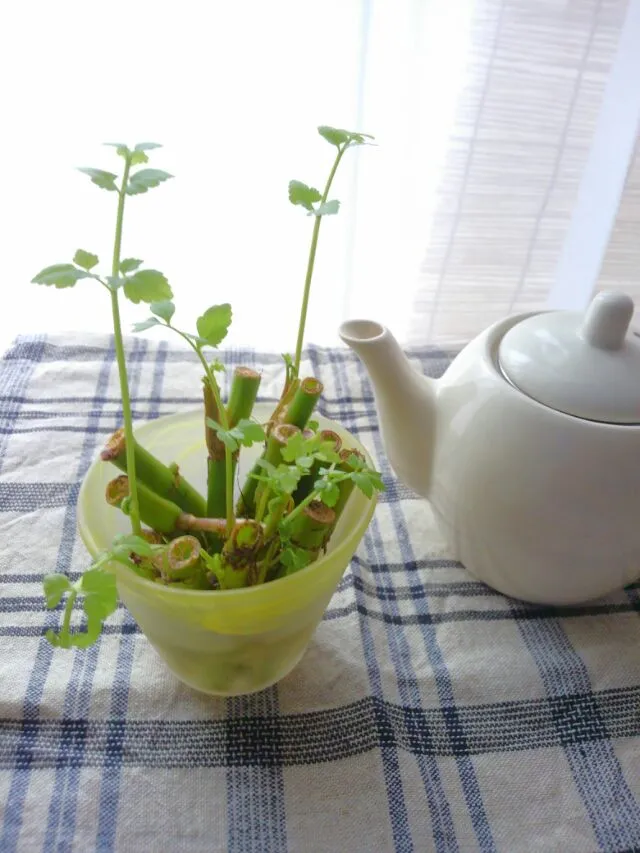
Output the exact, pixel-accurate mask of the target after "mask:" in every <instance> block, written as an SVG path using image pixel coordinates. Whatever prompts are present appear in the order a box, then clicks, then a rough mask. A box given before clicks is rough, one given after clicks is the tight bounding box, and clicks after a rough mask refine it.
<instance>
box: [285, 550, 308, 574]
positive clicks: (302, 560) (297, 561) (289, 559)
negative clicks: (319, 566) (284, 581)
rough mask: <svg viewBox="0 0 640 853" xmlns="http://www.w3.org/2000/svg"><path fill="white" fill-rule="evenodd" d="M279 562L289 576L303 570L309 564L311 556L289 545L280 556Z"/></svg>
mask: <svg viewBox="0 0 640 853" xmlns="http://www.w3.org/2000/svg"><path fill="white" fill-rule="evenodd" d="M280 562H281V563H282V565H283V566H284V567H285V568H286V570H287V571H286V574H287V575H291V574H293V573H294V572H298V571H300V569H304V568H305V566H308V565H309V563H310V562H311V554H309V552H308V551H305V549H304V548H298V547H296V546H295V545H289V547H287V548H285V550H284V551H283V552H282V554H281V555H280Z"/></svg>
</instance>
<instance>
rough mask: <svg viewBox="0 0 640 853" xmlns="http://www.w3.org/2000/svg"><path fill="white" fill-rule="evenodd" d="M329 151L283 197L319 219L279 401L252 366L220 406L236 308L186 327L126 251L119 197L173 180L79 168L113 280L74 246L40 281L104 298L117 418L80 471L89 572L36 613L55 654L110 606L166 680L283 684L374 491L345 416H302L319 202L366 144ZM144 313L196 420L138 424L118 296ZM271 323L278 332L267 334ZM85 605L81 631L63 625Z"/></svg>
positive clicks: (61, 579)
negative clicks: (107, 231) (182, 359)
mask: <svg viewBox="0 0 640 853" xmlns="http://www.w3.org/2000/svg"><path fill="white" fill-rule="evenodd" d="M318 130H319V133H320V135H321V136H322V137H323V138H324V139H325V140H326V141H327V142H329V143H330V144H331V145H333V146H334V147H335V149H336V153H335V157H334V161H333V164H332V167H331V170H330V173H329V176H328V179H327V182H326V184H325V187H324V191H323V192H320V191H318V190H317V189H315V188H314V187H311V186H308V185H306V184H303V183H301V182H299V181H291V183H290V184H289V199H290V201H291V202H292V203H293V204H295V205H300V206H301V207H302V208H303V209H305V210H306V212H307V214H308V215H309V216H311V217H312V218H313V229H312V237H311V246H310V251H309V259H308V264H307V271H306V277H305V283H304V291H303V298H302V307H301V312H300V322H299V327H298V333H297V340H296V348H295V354H294V356H293V357H291V356H289V355H285V356H283V358H284V360H285V365H286V379H285V382H284V387H283V389H282V394H281V396H280V399H279V400H278V402H277V404H276V405H275V408H273V407H269V406H267V405H265V404H256V397H257V393H258V387H259V385H260V374H259V373H258V372H256V371H254V370H252V369H250V368H248V367H239V368H236V370H235V371H234V374H233V377H232V380H231V382H230V392H229V395H228V399H227V400H226V401H225V400H223V397H222V393H221V384H220V382H219V380H218V376H219V375H220V374H221V373H223V372H224V370H225V368H224V365H223V364H222V363H221V362H220V361H219V360H218V359H216V358H213V359H212V358H211V351H212V350H213V351H215V350H216V349H217V348H218V347H219V346H220V344H221V343H222V341H223V340H224V338H225V336H226V334H227V331H228V329H229V325H230V323H231V316H232V312H231V306H230V305H228V304H219V305H213V306H211V307H210V308H208V309H207V310H206V311H204V312H203V314H202V315H201V316H200V317H199V318H198V320H197V323H196V329H195V331H184V330H183V329H181V328H180V327H179V326H176V325H175V323H174V314H175V306H174V303H173V301H172V300H173V292H172V289H171V287H170V285H169V282H168V281H167V279H166V278H165V276H164V275H163V274H162V273H161V272H159V271H158V270H155V269H150V268H146V267H144V266H143V264H142V261H140V260H138V259H136V258H122V257H121V242H122V230H123V218H124V209H125V202H126V200H127V197H128V196H135V195H137V194H139V193H146V192H147V191H148V190H150V189H152V188H154V187H157V186H159V185H160V184H161V183H163V182H164V181H166V180H168V179H169V178H170V177H171V175H169V174H168V173H167V172H164V171H161V170H159V169H154V168H150V167H148V166H147V165H146V164H147V163H148V159H149V152H151V151H152V150H153V149H155V148H157V147H159V146H158V145H157V144H155V143H140V144H138V145H136V146H135V147H134V148H129V147H127V146H126V145H121V144H116V145H115V149H116V154H117V155H119V156H120V157H121V158H122V160H123V167H122V174H121V177H118V176H117V175H116V174H114V173H111V172H106V171H103V170H100V169H82V170H81V171H83V172H85V173H86V174H87V175H88V176H89V177H90V179H91V181H92V182H93V183H94V184H96V185H97V186H98V187H100V188H101V189H103V190H106V191H109V192H112V193H114V194H115V198H116V199H117V215H116V228H115V239H114V247H113V257H112V262H111V267H110V273H109V274H103V273H100V272H98V268H99V259H98V257H97V255H95V254H93V253H91V252H88V251H85V250H82V249H79V250H78V251H77V252H76V254H75V256H74V258H73V261H72V262H71V263H63V264H56V265H54V266H50V267H46V268H45V269H43V270H42V271H41V272H39V273H38V275H36V276H35V277H34V279H33V281H34V282H35V283H38V284H43V285H50V286H54V287H58V288H65V287H72V286H74V285H75V284H77V283H78V282H79V281H81V280H84V279H87V280H88V283H89V284H91V285H92V286H96V287H98V286H101V287H103V288H104V290H105V295H106V297H107V298H108V299H109V301H110V303H111V310H112V317H113V333H114V341H115V350H116V358H117V365H118V374H119V379H120V390H121V396H122V415H123V426H122V428H121V429H119V430H118V431H117V432H116V433H114V435H113V436H111V438H110V439H109V440H108V441H107V443H106V445H105V447H104V449H103V450H102V452H101V454H100V458H99V459H96V460H95V461H94V463H93V464H92V465H91V467H90V469H89V471H88V473H87V476H86V477H85V479H84V481H83V484H82V488H81V491H80V495H79V500H78V525H79V529H80V533H81V536H82V538H83V540H84V542H85V545H86V546H87V549H88V551H89V553H90V554H91V557H92V558H93V562H92V564H91V565H90V566H89V568H88V569H87V570H86V571H85V572H84V573H83V574H82V576H81V577H80V579H79V580H78V581H77V582H75V583H72V582H71V581H70V580H69V579H68V577H67V576H66V575H62V574H50V575H47V576H46V577H45V580H44V592H45V599H46V604H47V606H48V607H50V608H55V607H59V606H60V607H62V602H63V599H65V601H64V608H63V617H62V625H61V627H60V630H59V631H58V632H57V633H56V632H54V631H48V632H47V638H48V640H49V641H50V642H51V643H52V644H53V645H55V646H59V647H63V648H69V647H72V646H78V647H86V646H88V645H90V644H91V643H93V642H95V640H96V639H97V638H98V636H99V635H100V632H101V630H102V624H103V621H104V620H105V619H106V618H107V617H108V616H109V615H110V614H111V613H112V612H113V611H114V610H115V608H116V607H117V602H118V596H119V597H120V598H121V599H122V601H123V602H124V604H125V605H126V607H127V608H128V609H129V610H130V612H131V613H132V615H133V617H134V618H135V619H136V621H137V622H138V624H139V626H140V628H141V630H142V631H143V632H144V634H145V635H146V636H147V638H148V640H149V642H150V643H151V644H152V645H153V646H154V647H155V648H156V650H157V651H158V652H159V654H160V655H161V657H162V658H163V659H164V660H165V662H166V663H167V664H168V666H169V667H170V668H171V669H172V670H173V671H174V673H175V674H176V675H177V676H178V677H179V678H180V679H181V680H183V681H184V682H186V683H187V684H189V685H191V686H193V687H195V688H196V689H199V690H202V691H205V692H208V693H213V694H219V695H234V694H239V693H248V692H252V691H255V690H260V689H263V688H264V687H267V686H268V685H270V684H273V683H274V682H275V681H277V680H279V679H280V678H282V677H283V676H284V675H286V674H287V673H288V672H289V671H290V670H291V669H292V668H293V667H294V666H295V664H296V663H297V662H298V661H299V659H300V658H301V657H302V655H303V654H304V651H305V649H306V647H307V644H308V642H309V640H310V638H311V636H312V634H313V632H314V630H315V628H316V627H317V625H318V622H319V621H320V619H321V618H322V614H323V612H324V610H325V608H326V606H327V604H328V602H329V600H330V598H331V595H332V594H333V592H334V590H335V587H336V585H337V583H338V581H339V579H340V577H341V576H342V574H343V572H344V570H345V568H346V566H347V565H348V562H349V560H350V558H351V556H352V555H353V553H354V551H355V549H356V547H357V545H358V542H359V541H360V539H361V537H362V535H363V534H364V531H365V530H366V527H367V525H368V523H369V521H370V519H371V515H372V513H373V510H374V507H375V501H376V494H377V492H378V491H379V490H380V489H382V488H383V484H382V481H381V479H380V475H379V474H378V472H376V471H375V470H373V469H372V467H371V466H370V460H369V459H368V457H367V455H366V452H365V450H364V448H363V447H362V446H361V445H360V444H359V443H358V442H357V440H356V439H355V438H354V437H353V436H352V435H350V434H349V433H348V432H347V431H346V430H344V429H343V428H342V427H341V426H340V425H339V424H337V423H334V422H332V421H329V420H327V419H326V418H320V417H318V418H317V419H315V420H314V419H313V411H314V408H315V405H316V403H317V401H318V399H319V397H320V395H321V393H322V390H323V389H322V384H321V383H320V382H319V381H318V380H317V379H316V378H314V377H301V376H300V375H299V374H300V361H301V354H302V347H303V341H304V330H305V323H306V317H307V309H308V304H309V294H310V289H311V282H312V278H313V268H314V262H315V256H316V250H317V245H318V236H319V231H320V225H321V222H322V219H323V217H324V216H328V215H332V214H335V213H337V212H338V209H339V202H338V201H336V200H335V199H331V198H330V197H329V193H330V190H331V185H332V182H333V179H334V177H335V174H336V171H337V169H338V167H339V165H340V162H341V160H342V158H343V156H344V154H345V153H346V152H347V151H348V150H349V149H350V148H352V147H356V146H361V145H365V144H367V143H368V142H369V141H370V140H371V139H372V137H370V136H368V135H367V134H362V133H353V132H349V131H345V130H342V129H337V128H331V127H324V126H323V127H320V128H318ZM122 296H124V298H126V299H129V300H130V301H132V302H134V303H147V304H148V305H149V307H150V316H149V317H148V318H147V319H145V320H143V321H142V322H140V323H138V324H136V326H134V331H137V332H142V331H144V330H145V329H148V328H151V327H152V326H155V325H163V326H165V327H166V328H168V329H170V330H172V331H173V332H174V333H175V334H176V335H178V336H179V337H180V338H181V339H182V340H183V341H184V342H185V343H186V344H187V345H188V346H189V347H191V349H192V350H193V351H194V353H195V355H196V356H197V358H198V360H199V362H200V364H201V367H202V374H203V376H202V383H203V384H202V390H203V412H204V416H203V412H202V411H200V412H189V413H186V414H177V415H170V416H166V417H162V418H159V419H158V420H156V421H153V422H150V423H146V424H142V425H140V426H136V428H135V429H134V424H133V422H132V416H131V402H130V395H129V385H128V379H127V366H126V359H125V349H124V344H123V336H122V328H121V321H120V309H119V300H120V298H121V297H122ZM274 331H275V330H274ZM76 601H79V602H81V604H82V609H83V611H84V625H82V626H80V627H72V622H73V621H74V620H73V613H74V606H75V604H76Z"/></svg>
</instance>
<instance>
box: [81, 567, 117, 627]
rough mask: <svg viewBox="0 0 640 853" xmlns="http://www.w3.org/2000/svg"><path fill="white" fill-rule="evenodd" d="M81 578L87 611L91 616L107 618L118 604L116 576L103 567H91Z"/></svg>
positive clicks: (84, 606) (84, 605) (101, 618)
mask: <svg viewBox="0 0 640 853" xmlns="http://www.w3.org/2000/svg"><path fill="white" fill-rule="evenodd" d="M81 580H82V592H83V593H84V599H83V602H82V606H83V608H84V611H85V613H86V614H87V616H89V617H91V618H99V619H100V620H103V619H106V618H107V616H109V615H110V614H111V613H113V611H114V610H115V609H116V607H117V606H118V590H117V588H116V579H115V576H114V575H112V574H111V573H110V572H106V571H104V570H103V569H89V570H88V571H86V572H85V573H84V574H83V575H82V578H81Z"/></svg>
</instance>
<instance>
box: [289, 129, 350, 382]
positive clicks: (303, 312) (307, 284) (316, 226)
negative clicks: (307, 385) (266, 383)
mask: <svg viewBox="0 0 640 853" xmlns="http://www.w3.org/2000/svg"><path fill="white" fill-rule="evenodd" d="M347 147H348V146H347V145H343V146H342V147H341V148H339V149H338V154H337V155H336V159H335V162H334V164H333V167H332V169H331V172H330V173H329V178H328V180H327V183H326V186H325V188H324V193H323V194H322V201H321V202H320V204H321V205H322V204H325V202H326V201H327V198H328V197H329V190H330V189H331V184H332V182H333V178H334V176H335V174H336V171H337V169H338V166H339V165H340V160H342V155H343V154H344V152H345V151H346V150H347ZM321 219H322V216H316V217H315V222H314V223H313V234H312V235H311V248H310V250H309V260H308V262H307V275H306V277H305V281H304V293H303V295H302V308H301V309H300V323H299V325H298V340H297V342H296V355H295V359H294V362H293V376H294V378H297V377H298V374H299V373H300V359H301V357H302V343H303V341H304V328H305V326H306V323H307V309H308V308H309V294H310V292H311V279H312V278H313V267H314V264H315V261H316V250H317V248H318V236H319V234H320V220H321Z"/></svg>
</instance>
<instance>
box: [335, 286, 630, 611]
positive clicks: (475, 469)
mask: <svg viewBox="0 0 640 853" xmlns="http://www.w3.org/2000/svg"><path fill="white" fill-rule="evenodd" d="M633 311H634V306H633V301H632V300H631V298H630V297H628V296H626V295H624V294H620V293H600V294H598V295H597V296H596V297H595V299H594V300H593V301H592V303H591V305H590V306H589V308H588V310H587V312H586V314H584V315H582V314H579V313H575V312H569V311H545V312H540V313H535V314H522V315H518V316H514V317H509V318H508V319H505V320H501V321H499V322H497V323H495V324H494V325H493V326H491V327H490V328H489V329H487V330H486V331H485V332H483V333H482V334H480V335H479V336H478V337H477V338H476V339H475V340H473V341H472V342H471V343H470V344H468V346H467V347H466V348H465V349H464V350H462V352H461V353H460V354H459V355H458V356H457V357H456V358H455V359H454V361H453V362H452V364H451V365H450V367H449V368H448V370H447V371H446V373H445V374H444V376H443V377H442V378H441V379H438V380H433V379H428V378H426V377H424V376H422V375H421V374H419V373H418V372H417V371H416V370H414V368H413V367H412V366H411V365H410V363H409V361H408V360H407V358H406V357H405V355H404V353H403V352H402V350H401V349H400V347H399V345H398V343H397V341H396V340H395V338H394V337H393V335H392V334H391V333H390V332H389V331H388V330H387V329H386V328H384V327H383V326H381V325H379V324H378V323H374V322H371V321H369V320H351V321H348V322H346V323H343V325H342V326H341V327H340V337H341V338H342V340H343V341H344V342H345V343H346V344H348V345H349V346H350V347H352V348H353V349H354V350H355V351H356V352H357V353H358V355H359V356H360V358H361V359H362V361H363V362H364V364H365V366H366V368H367V370H368V372H369V375H370V377H371V380H372V382H373V386H374V391H375V397H376V404H377V408H378V414H379V418H380V424H381V431H382V438H383V442H384V446H385V451H386V453H387V456H388V459H389V462H390V464H391V467H392V468H393V470H394V471H395V473H396V474H397V476H398V477H399V479H400V480H402V481H403V482H404V483H406V485H407V486H409V487H410V488H411V489H412V490H413V491H415V492H417V493H418V494H419V495H421V496H423V497H426V498H428V500H429V501H430V503H431V505H432V507H433V510H434V513H435V516H436V518H437V519H438V522H439V524H440V526H441V527H442V530H443V532H444V534H445V536H446V538H447V540H448V542H449V545H450V548H451V550H452V551H453V556H455V557H456V559H458V560H460V562H462V563H463V564H464V565H465V566H466V568H467V569H468V570H469V571H470V572H471V573H472V574H474V575H475V576H476V577H478V578H479V579H481V580H483V581H485V582H486V583H487V584H489V585H490V586H492V587H494V588H495V589H497V590H499V591H500V592H503V593H505V594H506V595H510V596H513V597H515V598H520V599H524V600H526V601H533V602H541V603H547V604H572V603H578V602H584V601H588V600H590V599H594V598H598V597H600V596H603V595H605V594H607V593H610V592H612V591H614V590H617V589H620V588H621V587H623V586H625V585H626V584H628V583H631V582H632V581H634V580H636V579H637V578H638V577H639V576H640V339H638V338H636V337H635V336H634V335H633V334H631V333H629V334H628V329H629V324H630V322H631V318H632V316H633Z"/></svg>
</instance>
